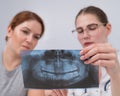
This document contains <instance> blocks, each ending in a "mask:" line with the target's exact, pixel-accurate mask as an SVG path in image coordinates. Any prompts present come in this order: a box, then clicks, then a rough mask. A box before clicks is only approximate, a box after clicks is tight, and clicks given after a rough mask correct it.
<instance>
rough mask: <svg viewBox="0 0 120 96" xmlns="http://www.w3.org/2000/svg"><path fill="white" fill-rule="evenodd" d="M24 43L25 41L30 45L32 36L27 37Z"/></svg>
mask: <svg viewBox="0 0 120 96" xmlns="http://www.w3.org/2000/svg"><path fill="white" fill-rule="evenodd" d="M26 41H27V43H29V44H32V41H33V36H32V35H28V36H27V39H26Z"/></svg>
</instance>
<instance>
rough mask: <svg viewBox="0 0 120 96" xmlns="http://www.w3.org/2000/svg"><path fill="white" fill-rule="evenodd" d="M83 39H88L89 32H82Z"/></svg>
mask: <svg viewBox="0 0 120 96" xmlns="http://www.w3.org/2000/svg"><path fill="white" fill-rule="evenodd" d="M83 38H84V39H86V38H89V32H88V30H87V29H85V30H84V32H83Z"/></svg>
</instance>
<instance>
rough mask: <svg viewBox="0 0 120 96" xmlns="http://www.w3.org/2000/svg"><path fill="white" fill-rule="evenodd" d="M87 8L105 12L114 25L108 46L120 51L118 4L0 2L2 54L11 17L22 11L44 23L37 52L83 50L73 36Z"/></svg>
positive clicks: (109, 0) (102, 0)
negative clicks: (33, 13) (79, 14)
mask: <svg viewBox="0 0 120 96" xmlns="http://www.w3.org/2000/svg"><path fill="white" fill-rule="evenodd" d="M88 5H95V6H98V7H100V8H101V9H103V10H104V11H105V12H106V14H107V15H108V19H109V21H110V23H111V24H112V33H111V35H110V36H109V42H110V43H111V44H112V45H113V47H115V48H117V49H120V44H119V41H120V31H119V29H120V27H119V26H120V24H119V22H120V11H119V9H120V7H119V6H120V1H119V0H0V50H2V49H3V47H4V46H5V40H4V38H5V34H6V32H7V26H8V24H9V22H10V20H11V19H12V17H13V16H14V15H15V14H16V13H18V12H19V11H23V10H31V11H34V12H36V13H37V14H38V15H40V16H41V17H42V18H43V20H44V22H45V27H46V30H45V34H44V36H43V38H42V39H41V40H40V41H39V43H38V45H37V47H36V48H35V49H81V46H80V44H79V42H78V40H77V39H75V38H74V37H73V35H72V33H71V30H72V29H74V28H75V26H74V20H75V16H76V14H77V13H78V11H79V10H80V9H81V8H83V7H85V6H88Z"/></svg>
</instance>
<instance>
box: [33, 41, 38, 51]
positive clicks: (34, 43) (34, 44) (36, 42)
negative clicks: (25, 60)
mask: <svg viewBox="0 0 120 96" xmlns="http://www.w3.org/2000/svg"><path fill="white" fill-rule="evenodd" d="M37 44H38V40H37V41H33V46H32V49H34V48H35V47H36V45H37Z"/></svg>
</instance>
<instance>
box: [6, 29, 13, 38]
mask: <svg viewBox="0 0 120 96" xmlns="http://www.w3.org/2000/svg"><path fill="white" fill-rule="evenodd" d="M12 34H13V30H12V28H11V27H8V28H7V37H8V38H10V37H11V36H12Z"/></svg>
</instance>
